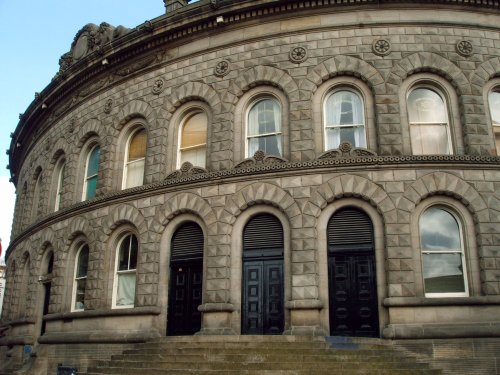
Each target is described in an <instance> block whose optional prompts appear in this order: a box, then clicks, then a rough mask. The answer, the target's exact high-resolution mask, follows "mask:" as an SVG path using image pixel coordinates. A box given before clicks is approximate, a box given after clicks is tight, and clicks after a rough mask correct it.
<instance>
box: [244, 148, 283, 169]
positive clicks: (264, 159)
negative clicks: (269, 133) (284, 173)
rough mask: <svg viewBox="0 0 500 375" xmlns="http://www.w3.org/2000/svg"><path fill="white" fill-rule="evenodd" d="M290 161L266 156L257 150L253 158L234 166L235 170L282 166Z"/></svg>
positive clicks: (279, 157)
mask: <svg viewBox="0 0 500 375" xmlns="http://www.w3.org/2000/svg"><path fill="white" fill-rule="evenodd" d="M287 162H288V160H286V159H285V158H282V157H281V156H277V155H266V153H265V152H264V151H262V150H257V151H256V152H255V154H254V155H253V156H252V157H251V158H247V159H245V160H243V161H241V162H239V163H238V164H236V165H235V166H234V169H244V168H251V167H255V166H259V165H269V164H282V163H287Z"/></svg>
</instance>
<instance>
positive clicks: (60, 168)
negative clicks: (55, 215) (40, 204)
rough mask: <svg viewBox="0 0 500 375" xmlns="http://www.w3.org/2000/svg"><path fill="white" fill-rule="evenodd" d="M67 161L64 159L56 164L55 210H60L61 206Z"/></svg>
mask: <svg viewBox="0 0 500 375" xmlns="http://www.w3.org/2000/svg"><path fill="white" fill-rule="evenodd" d="M65 167H66V162H65V160H64V159H62V160H60V161H59V162H58V163H57V166H56V173H57V181H56V184H57V185H56V196H55V202H54V211H59V209H60V208H61V202H62V194H63V186H64V169H65Z"/></svg>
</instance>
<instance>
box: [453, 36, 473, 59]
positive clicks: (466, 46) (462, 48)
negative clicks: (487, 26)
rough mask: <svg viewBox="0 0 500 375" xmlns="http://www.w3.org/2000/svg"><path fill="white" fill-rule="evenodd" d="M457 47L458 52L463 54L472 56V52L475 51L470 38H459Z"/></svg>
mask: <svg viewBox="0 0 500 375" xmlns="http://www.w3.org/2000/svg"><path fill="white" fill-rule="evenodd" d="M455 48H456V50H457V53H458V54H460V55H462V56H466V57H467V56H472V54H473V53H474V47H473V46H472V43H471V42H469V41H468V40H459V41H458V42H457V44H456V45H455Z"/></svg>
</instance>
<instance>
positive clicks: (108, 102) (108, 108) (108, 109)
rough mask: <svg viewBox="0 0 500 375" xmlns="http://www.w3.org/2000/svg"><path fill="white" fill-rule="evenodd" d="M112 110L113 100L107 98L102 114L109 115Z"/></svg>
mask: <svg viewBox="0 0 500 375" xmlns="http://www.w3.org/2000/svg"><path fill="white" fill-rule="evenodd" d="M112 108H113V99H111V98H109V99H108V100H106V103H105V104H104V113H106V114H109V113H111V109H112Z"/></svg>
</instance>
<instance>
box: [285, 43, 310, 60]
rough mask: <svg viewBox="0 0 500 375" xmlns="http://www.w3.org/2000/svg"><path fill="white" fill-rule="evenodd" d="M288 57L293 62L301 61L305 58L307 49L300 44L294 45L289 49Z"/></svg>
mask: <svg viewBox="0 0 500 375" xmlns="http://www.w3.org/2000/svg"><path fill="white" fill-rule="evenodd" d="M288 58H289V59H290V61H291V62H293V63H296V64H299V63H302V62H304V61H306V60H307V49H306V48H305V47H302V46H297V47H294V48H292V49H291V50H290V53H289V55H288Z"/></svg>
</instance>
